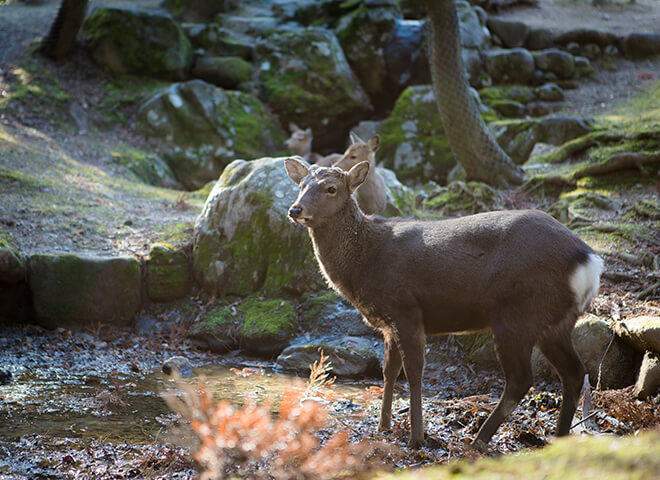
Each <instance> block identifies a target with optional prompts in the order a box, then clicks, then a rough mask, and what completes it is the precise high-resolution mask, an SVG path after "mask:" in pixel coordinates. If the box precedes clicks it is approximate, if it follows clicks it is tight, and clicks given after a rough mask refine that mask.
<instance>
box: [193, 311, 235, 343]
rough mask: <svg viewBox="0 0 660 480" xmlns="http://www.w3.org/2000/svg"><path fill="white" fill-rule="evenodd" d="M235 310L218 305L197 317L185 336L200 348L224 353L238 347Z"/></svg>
mask: <svg viewBox="0 0 660 480" xmlns="http://www.w3.org/2000/svg"><path fill="white" fill-rule="evenodd" d="M237 324H238V318H237V316H236V310H235V309H232V307H230V306H226V305H218V306H216V307H213V308H211V309H210V310H209V311H207V312H206V313H204V314H203V315H201V316H200V317H199V319H198V320H197V321H196V322H195V323H193V325H192V326H191V327H190V328H189V329H188V333H187V336H188V338H190V339H191V340H193V341H194V342H196V343H197V344H198V345H200V346H201V347H202V348H207V349H209V350H211V351H214V352H217V353H225V352H228V351H230V350H234V349H236V348H238V340H237V337H236V329H237Z"/></svg>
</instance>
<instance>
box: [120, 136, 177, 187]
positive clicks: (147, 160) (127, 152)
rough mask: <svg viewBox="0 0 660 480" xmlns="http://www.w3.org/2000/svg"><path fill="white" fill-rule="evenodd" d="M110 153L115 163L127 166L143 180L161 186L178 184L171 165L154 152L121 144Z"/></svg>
mask: <svg viewBox="0 0 660 480" xmlns="http://www.w3.org/2000/svg"><path fill="white" fill-rule="evenodd" d="M110 155H111V157H112V160H113V162H114V163H115V164H117V165H120V166H122V167H124V168H127V169H128V170H129V171H130V172H131V173H132V174H133V175H135V177H136V178H137V179H138V180H140V181H141V182H144V183H146V184H149V185H156V186H159V187H172V186H175V185H177V181H176V179H175V177H174V173H172V169H171V168H170V166H169V165H168V164H167V162H166V161H165V160H163V159H162V158H161V157H160V156H159V155H156V154H155V153H153V152H147V151H144V150H140V149H137V148H133V147H126V146H122V145H119V146H117V147H115V148H114V149H113V150H112V151H111V152H110Z"/></svg>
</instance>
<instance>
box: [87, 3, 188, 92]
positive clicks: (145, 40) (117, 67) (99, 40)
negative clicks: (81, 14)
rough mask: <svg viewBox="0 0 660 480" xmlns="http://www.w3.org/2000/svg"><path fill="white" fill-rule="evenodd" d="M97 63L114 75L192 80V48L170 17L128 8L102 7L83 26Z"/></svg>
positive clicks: (181, 30)
mask: <svg viewBox="0 0 660 480" xmlns="http://www.w3.org/2000/svg"><path fill="white" fill-rule="evenodd" d="M82 32H83V34H84V35H85V38H86V39H87V44H88V45H89V50H90V53H91V55H92V58H93V59H94V61H95V62H96V63H97V64H98V65H99V66H100V67H101V68H103V69H104V70H106V71H108V72H111V73H133V74H137V75H145V76H153V77H157V78H164V79H168V80H183V79H185V78H186V77H188V72H189V70H190V66H191V64H192V45H191V44H190V41H189V40H188V37H186V34H185V33H184V31H183V29H182V28H181V27H180V26H179V24H178V23H177V22H176V21H174V19H172V17H170V16H169V15H165V14H162V13H155V12H146V11H140V10H133V9H126V8H99V9H97V10H96V11H94V12H93V13H92V14H91V15H89V16H88V17H87V18H86V19H85V22H84V23H83V27H82Z"/></svg>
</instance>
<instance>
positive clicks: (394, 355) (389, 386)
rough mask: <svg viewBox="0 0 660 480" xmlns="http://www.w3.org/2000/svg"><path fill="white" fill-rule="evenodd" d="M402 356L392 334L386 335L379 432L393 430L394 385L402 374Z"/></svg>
mask: <svg viewBox="0 0 660 480" xmlns="http://www.w3.org/2000/svg"><path fill="white" fill-rule="evenodd" d="M401 365H402V363H401V354H400V353H399V347H398V346H397V345H396V342H395V340H394V338H393V336H392V334H391V333H385V358H384V360H383V404H382V406H381V409H380V422H379V423H378V430H389V429H390V428H392V395H393V393H394V383H395V382H396V379H397V378H398V376H399V373H401Z"/></svg>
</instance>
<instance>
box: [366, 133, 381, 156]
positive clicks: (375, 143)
mask: <svg viewBox="0 0 660 480" xmlns="http://www.w3.org/2000/svg"><path fill="white" fill-rule="evenodd" d="M368 145H369V148H370V149H371V151H372V152H375V151H376V150H378V147H380V135H378V134H377V133H375V134H374V136H373V137H371V138H370V139H369V143H368Z"/></svg>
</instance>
